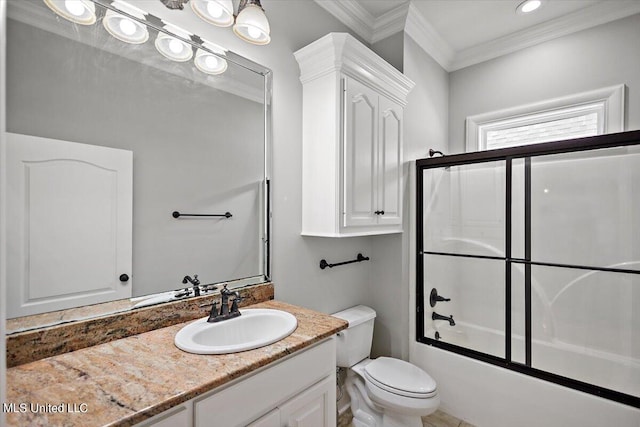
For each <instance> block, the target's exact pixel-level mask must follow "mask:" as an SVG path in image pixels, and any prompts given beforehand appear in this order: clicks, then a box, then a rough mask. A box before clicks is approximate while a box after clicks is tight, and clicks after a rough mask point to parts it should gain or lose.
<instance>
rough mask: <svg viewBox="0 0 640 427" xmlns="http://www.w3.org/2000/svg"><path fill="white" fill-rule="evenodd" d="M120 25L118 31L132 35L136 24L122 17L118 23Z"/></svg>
mask: <svg viewBox="0 0 640 427" xmlns="http://www.w3.org/2000/svg"><path fill="white" fill-rule="evenodd" d="M118 25H119V26H120V31H122V32H123V33H124V34H126V35H128V36H132V35H133V34H135V32H136V29H137V28H136V24H134V23H133V21H131V20H130V19H127V18H123V19H121V20H120V23H119V24H118Z"/></svg>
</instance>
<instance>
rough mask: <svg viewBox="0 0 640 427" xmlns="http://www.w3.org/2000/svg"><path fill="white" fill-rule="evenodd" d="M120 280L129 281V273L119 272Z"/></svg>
mask: <svg viewBox="0 0 640 427" xmlns="http://www.w3.org/2000/svg"><path fill="white" fill-rule="evenodd" d="M120 281H121V282H123V283H124V282H128V281H129V275H128V274H121V275H120Z"/></svg>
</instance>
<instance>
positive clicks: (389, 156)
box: [377, 96, 403, 225]
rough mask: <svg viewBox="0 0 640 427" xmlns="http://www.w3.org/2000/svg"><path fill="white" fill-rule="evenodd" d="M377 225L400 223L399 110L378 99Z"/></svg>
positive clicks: (399, 107)
mask: <svg viewBox="0 0 640 427" xmlns="http://www.w3.org/2000/svg"><path fill="white" fill-rule="evenodd" d="M379 101H380V102H379V106H380V137H379V139H378V159H379V160H378V185H379V187H378V188H379V190H378V204H377V211H378V224H381V225H399V224H402V181H403V180H402V124H403V123H402V112H403V111H402V107H401V106H400V105H398V104H397V103H395V102H393V101H391V100H390V99H388V98H386V97H384V96H380V98H379Z"/></svg>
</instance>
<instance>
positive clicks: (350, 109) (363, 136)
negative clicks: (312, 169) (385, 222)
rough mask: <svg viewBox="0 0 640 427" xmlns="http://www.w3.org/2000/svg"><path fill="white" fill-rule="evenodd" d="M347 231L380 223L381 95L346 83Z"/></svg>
mask: <svg viewBox="0 0 640 427" xmlns="http://www.w3.org/2000/svg"><path fill="white" fill-rule="evenodd" d="M345 85H346V91H345V124H346V126H345V137H344V140H345V142H344V145H345V147H344V168H343V171H344V175H343V176H344V202H343V209H344V223H343V226H344V227H350V226H363V225H373V224H375V223H376V222H377V215H376V214H375V213H374V211H376V210H377V209H376V203H377V200H376V193H377V190H378V183H377V180H376V173H375V169H376V163H377V161H378V153H377V139H378V94H377V93H376V92H375V91H374V90H373V89H370V88H369V87H367V86H365V85H363V84H361V83H359V82H357V81H355V80H352V79H345Z"/></svg>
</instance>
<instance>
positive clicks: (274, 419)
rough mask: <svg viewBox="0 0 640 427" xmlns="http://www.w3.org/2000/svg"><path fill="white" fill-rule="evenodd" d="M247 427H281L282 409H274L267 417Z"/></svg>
mask: <svg viewBox="0 0 640 427" xmlns="http://www.w3.org/2000/svg"><path fill="white" fill-rule="evenodd" d="M247 427H280V409H277V408H276V409H274V410H273V411H271V412H269V413H268V414H267V415H264V416H262V417H260V418H258V419H257V420H255V421H254V422H252V423H251V424H249V425H248V426H247Z"/></svg>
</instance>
